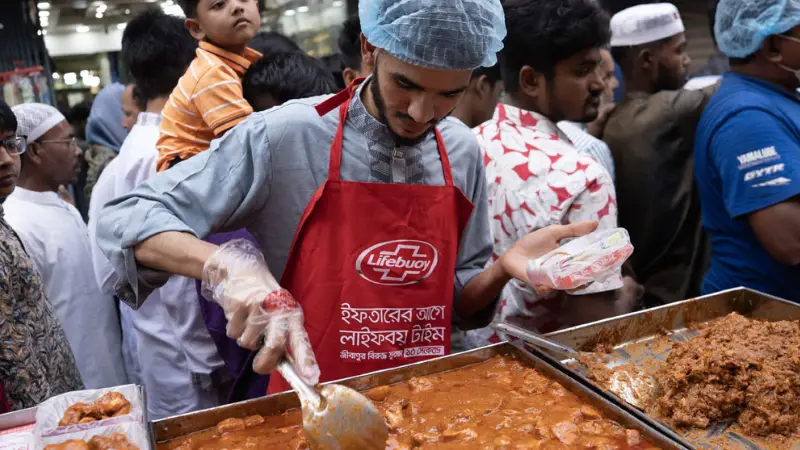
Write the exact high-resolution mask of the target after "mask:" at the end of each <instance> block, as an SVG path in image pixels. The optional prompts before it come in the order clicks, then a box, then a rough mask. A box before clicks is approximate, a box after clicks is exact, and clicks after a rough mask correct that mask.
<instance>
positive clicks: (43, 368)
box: [0, 100, 83, 414]
mask: <svg viewBox="0 0 800 450" xmlns="http://www.w3.org/2000/svg"><path fill="white" fill-rule="evenodd" d="M16 129H17V119H16V117H15V116H14V113H13V112H11V108H9V107H8V105H6V104H5V103H4V102H3V101H2V100H0V202H2V201H3V199H5V198H6V197H8V196H9V195H10V194H11V193H12V192H14V188H15V187H16V184H17V178H18V177H19V171H20V155H21V154H23V153H24V152H25V148H26V140H25V138H24V137H22V136H17V135H16ZM3 216H4V211H3V206H2V205H0V343H2V344H1V345H0V414H1V413H4V412H8V410H11V411H14V410H18V409H24V408H30V407H32V406H35V405H37V404H39V403H41V402H43V401H44V400H47V398H48V397H50V396H53V395H58V394H63V393H65V392H69V391H73V390H77V389H83V383H81V377H80V374H79V373H78V368H77V366H76V365H75V358H74V357H73V356H72V352H71V351H70V348H69V344H68V343H67V338H66V336H65V335H64V331H63V330H62V328H61V327H60V326H59V323H58V319H57V318H56V316H55V314H54V313H53V309H52V308H51V307H50V303H49V302H48V301H47V297H46V296H45V294H44V290H43V288H42V280H41V278H40V277H39V274H38V273H37V272H36V270H35V269H34V267H33V265H32V264H31V259H30V257H29V256H28V254H27V253H26V252H25V248H24V247H23V244H22V242H21V241H20V239H19V237H18V236H17V233H15V232H14V230H12V229H11V227H10V226H9V224H8V223H7V222H6V221H5V218H4V217H3ZM41 355H46V357H45V358H42V357H41ZM31 381H35V382H31Z"/></svg>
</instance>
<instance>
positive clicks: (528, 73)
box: [519, 66, 546, 99]
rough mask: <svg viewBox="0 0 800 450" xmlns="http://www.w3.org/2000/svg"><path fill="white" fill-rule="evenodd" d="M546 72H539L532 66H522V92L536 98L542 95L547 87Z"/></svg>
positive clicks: (520, 76) (520, 73) (520, 81)
mask: <svg viewBox="0 0 800 450" xmlns="http://www.w3.org/2000/svg"><path fill="white" fill-rule="evenodd" d="M545 84H546V81H545V78H544V74H542V73H540V72H537V71H536V69H534V68H533V67H531V66H522V69H520V71H519V89H520V92H522V93H523V94H525V95H527V96H528V97H530V98H533V99H536V98H539V97H541V95H542V93H543V90H544V89H545V87H546V86H545Z"/></svg>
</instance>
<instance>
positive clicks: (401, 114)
mask: <svg viewBox="0 0 800 450" xmlns="http://www.w3.org/2000/svg"><path fill="white" fill-rule="evenodd" d="M455 110H456V109H455V108H453V109H451V110H450V111H448V112H447V114H445V115H444V116H442V117H434V118H433V119H431V120H429V121H428V122H427V123H426V125H431V126H436V125H438V124H439V122H441V121H443V120H444V119H446V118H448V117H450V116H451V115H452V114H453V111H455ZM394 116H395V117H397V118H398V119H404V120H409V121H411V122H414V123H418V122H417V121H416V120H414V118H413V117H411V116H410V115H408V114H406V113H404V112H400V111H397V112H395V113H394Z"/></svg>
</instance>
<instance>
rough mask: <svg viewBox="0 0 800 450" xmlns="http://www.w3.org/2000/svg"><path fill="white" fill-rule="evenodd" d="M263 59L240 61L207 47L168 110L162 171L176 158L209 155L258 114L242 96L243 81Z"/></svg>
mask: <svg viewBox="0 0 800 450" xmlns="http://www.w3.org/2000/svg"><path fill="white" fill-rule="evenodd" d="M260 58H261V53H258V52H257V51H255V50H252V49H249V48H247V49H245V51H244V54H242V55H238V54H235V53H231V52H227V51H225V50H223V49H221V48H219V47H216V46H214V45H211V44H209V43H207V42H201V43H200V47H199V48H198V49H197V57H196V58H195V59H194V61H192V63H191V64H190V65H189V70H187V71H186V74H184V75H183V77H181V79H180V80H179V81H178V85H177V86H176V87H175V90H174V91H172V95H170V96H169V102H167V104H166V105H165V106H164V111H163V112H162V116H163V118H162V121H161V136H160V137H159V139H158V144H157V146H156V147H157V148H158V151H159V154H160V155H159V158H158V170H159V171H162V170H167V169H168V168H169V166H170V163H171V162H172V161H173V160H174V159H175V158H181V159H188V158H191V157H192V156H194V155H196V154H198V153H200V152H202V151H204V150H206V149H208V146H209V145H210V144H211V140H212V139H214V138H217V137H220V136H222V134H224V133H225V132H226V131H228V130H230V129H231V128H233V127H234V126H236V125H238V124H239V123H241V122H242V121H243V120H244V119H246V118H247V116H249V115H250V114H251V113H252V112H253V108H252V107H250V104H249V103H247V100H245V99H244V97H243V94H242V80H241V77H242V76H243V75H244V73H245V72H246V71H247V69H249V68H250V65H251V64H252V63H254V62H256V61H258V59H260Z"/></svg>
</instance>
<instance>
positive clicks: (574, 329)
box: [545, 286, 800, 341]
mask: <svg viewBox="0 0 800 450" xmlns="http://www.w3.org/2000/svg"><path fill="white" fill-rule="evenodd" d="M736 294H740V295H744V294H751V295H756V296H759V297H763V298H764V299H766V300H770V301H774V302H777V303H783V304H786V305H787V306H793V307H797V308H800V304H797V303H795V302H792V301H791V300H786V299H784V298H781V297H776V296H774V295H771V294H767V293H765V292H761V291H758V290H756V289H751V288H748V287H744V286H740V287H736V288H731V289H725V290H723V291H719V292H714V293H711V294H705V295H701V296H698V297H692V298H689V299H686V300H681V301H678V302H674V303H668V304H666V305H661V306H656V307H654V308H648V309H643V310H641V311H634V312H630V313H627V314H623V315H620V316H614V317H609V318H607V319H603V320H598V321H596V322H590V323H585V324H583V325H577V326H574V327H570V328H565V329H563V330H557V331H553V332H550V333H547V334H545V336H547V337H549V338H551V339H554V340H556V341H558V340H559V338H560V337H564V336H569V335H570V334H571V333H575V332H579V331H583V330H585V329H587V328H594V327H598V326H605V325H611V324H616V323H621V322H624V321H626V320H628V319H631V318H634V317H638V316H642V315H644V314H649V313H653V312H657V311H667V310H671V309H679V308H680V307H682V306H684V305H689V304H695V303H698V302H703V301H710V300H712V299H714V298H717V297H721V296H724V295H736Z"/></svg>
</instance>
